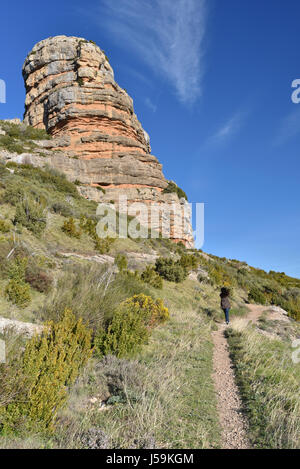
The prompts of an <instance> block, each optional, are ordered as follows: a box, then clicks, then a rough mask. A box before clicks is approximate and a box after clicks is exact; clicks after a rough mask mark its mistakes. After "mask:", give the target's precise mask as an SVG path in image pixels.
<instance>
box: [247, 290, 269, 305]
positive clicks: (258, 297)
mask: <svg viewBox="0 0 300 469" xmlns="http://www.w3.org/2000/svg"><path fill="white" fill-rule="evenodd" d="M248 300H249V301H252V302H254V303H258V304H261V305H265V304H266V297H265V295H264V293H263V292H262V291H261V290H260V289H259V288H258V287H254V286H253V287H251V289H250V291H249V294H248Z"/></svg>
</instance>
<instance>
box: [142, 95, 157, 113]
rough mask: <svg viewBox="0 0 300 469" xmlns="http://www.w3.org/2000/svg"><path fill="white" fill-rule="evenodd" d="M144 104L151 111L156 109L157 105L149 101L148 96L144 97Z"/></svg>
mask: <svg viewBox="0 0 300 469" xmlns="http://www.w3.org/2000/svg"><path fill="white" fill-rule="evenodd" d="M145 104H146V106H147V107H148V108H149V109H150V111H152V112H156V111H157V105H156V104H154V103H153V101H151V99H150V98H145Z"/></svg>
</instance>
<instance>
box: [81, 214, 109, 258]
mask: <svg viewBox="0 0 300 469" xmlns="http://www.w3.org/2000/svg"><path fill="white" fill-rule="evenodd" d="M97 223H98V221H97V220H95V219H93V218H87V217H85V216H81V217H80V224H79V226H80V228H81V229H82V230H83V231H84V232H85V233H87V234H88V235H89V236H90V237H91V238H92V239H93V241H94V247H95V250H96V251H98V252H99V253H100V254H107V253H108V252H109V251H110V248H111V245H112V244H113V242H114V241H115V240H114V239H113V238H110V237H107V238H100V237H99V236H98V235H97V230H96V228H97Z"/></svg>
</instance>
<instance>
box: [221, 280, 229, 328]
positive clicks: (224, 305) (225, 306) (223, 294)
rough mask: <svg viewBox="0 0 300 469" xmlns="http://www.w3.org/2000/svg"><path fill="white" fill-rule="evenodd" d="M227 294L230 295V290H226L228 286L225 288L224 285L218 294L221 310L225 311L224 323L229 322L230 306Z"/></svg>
mask: <svg viewBox="0 0 300 469" xmlns="http://www.w3.org/2000/svg"><path fill="white" fill-rule="evenodd" d="M229 295H230V291H229V290H228V288H225V287H223V288H221V294H220V297H221V308H222V309H223V311H224V313H225V321H226V324H229V311H230V308H231V304H230V300H229Z"/></svg>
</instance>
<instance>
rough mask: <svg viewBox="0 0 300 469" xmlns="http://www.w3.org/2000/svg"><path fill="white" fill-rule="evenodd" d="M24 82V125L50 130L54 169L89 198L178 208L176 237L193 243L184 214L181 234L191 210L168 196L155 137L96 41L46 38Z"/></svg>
mask: <svg viewBox="0 0 300 469" xmlns="http://www.w3.org/2000/svg"><path fill="white" fill-rule="evenodd" d="M23 77H24V81H25V87H26V102H25V115H24V121H25V123H26V124H29V125H32V126H33V127H38V128H46V130H47V131H48V133H50V134H51V135H52V136H53V138H54V140H52V141H51V143H50V145H52V147H53V148H55V151H56V153H55V155H53V158H50V164H51V165H53V166H55V167H59V169H60V170H62V171H64V172H66V174H67V175H68V177H69V178H70V179H73V180H75V179H77V180H79V181H80V183H81V192H82V193H83V195H85V196H86V197H89V198H92V199H95V200H98V201H99V202H100V201H104V202H105V201H111V200H113V201H114V202H115V203H116V204H118V199H119V195H120V194H121V193H122V194H123V195H127V197H128V201H129V203H130V202H133V201H135V202H144V203H146V204H153V203H157V204H159V205H160V206H161V207H162V208H163V207H164V205H166V206H167V207H168V206H171V205H172V206H174V205H176V207H177V208H176V210H177V215H176V216H173V217H172V220H173V221H172V226H171V238H172V239H174V240H175V241H179V240H182V241H183V242H184V243H185V244H186V245H187V246H192V245H193V236H192V231H191V226H190V223H189V221H188V220H187V217H188V216H187V215H186V214H185V231H186V232H185V233H183V234H182V235H180V236H179V237H178V236H177V235H176V231H178V228H179V225H178V223H179V221H178V220H179V219H180V217H179V215H178V214H179V212H180V211H181V212H182V213H183V211H184V208H185V213H188V211H187V210H186V202H185V201H184V200H183V199H181V200H179V199H178V197H177V195H176V194H164V193H163V189H164V188H166V187H167V185H168V181H166V179H165V177H164V175H163V173H162V166H161V164H160V163H159V162H158V160H157V158H156V157H155V156H153V155H151V148H150V140H149V136H148V134H147V133H146V132H145V131H144V130H143V128H142V126H141V124H140V122H139V121H138V119H137V117H136V115H135V113H134V109H133V101H132V99H131V98H130V97H129V96H128V94H127V92H126V91H125V90H124V89H122V88H120V87H119V86H118V84H117V83H116V82H115V80H114V73H113V70H112V68H111V66H110V64H109V62H108V59H107V57H106V56H105V54H104V52H103V51H102V50H101V49H100V48H99V47H98V46H97V45H96V44H95V43H93V42H91V41H87V40H85V39H82V38H76V37H66V36H57V37H54V38H49V39H45V40H44V41H41V42H39V43H38V44H36V45H35V46H34V48H33V49H32V51H31V52H30V53H29V54H28V56H27V58H26V60H25V63H24V66H23ZM57 151H58V152H62V153H61V155H59V154H57ZM47 159H49V158H47ZM97 187H98V188H102V189H105V194H104V193H103V192H100V191H99V190H97ZM142 218H143V217H142V216H141V221H142ZM183 219H184V217H183V218H182V220H183ZM187 222H188V223H187ZM180 223H181V222H180ZM179 233H180V230H179Z"/></svg>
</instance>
